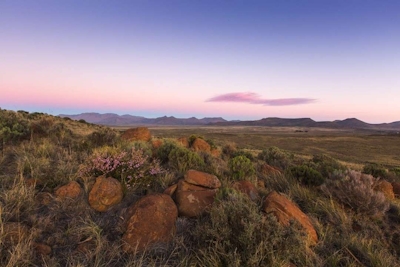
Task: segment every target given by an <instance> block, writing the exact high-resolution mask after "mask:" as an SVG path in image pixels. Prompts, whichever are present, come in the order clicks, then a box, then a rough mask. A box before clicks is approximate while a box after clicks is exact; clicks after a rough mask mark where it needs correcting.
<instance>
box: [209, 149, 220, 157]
mask: <svg viewBox="0 0 400 267" xmlns="http://www.w3.org/2000/svg"><path fill="white" fill-rule="evenodd" d="M211 155H212V156H213V157H215V158H219V157H220V156H221V150H219V149H217V148H214V149H211Z"/></svg>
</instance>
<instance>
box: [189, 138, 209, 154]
mask: <svg viewBox="0 0 400 267" xmlns="http://www.w3.org/2000/svg"><path fill="white" fill-rule="evenodd" d="M191 148H192V149H193V150H194V151H204V152H210V151H211V146H210V144H209V143H207V142H206V141H204V140H203V139H201V138H196V139H195V140H194V141H193V143H192V146H191Z"/></svg>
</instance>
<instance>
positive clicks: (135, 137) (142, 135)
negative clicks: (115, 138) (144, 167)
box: [121, 127, 151, 142]
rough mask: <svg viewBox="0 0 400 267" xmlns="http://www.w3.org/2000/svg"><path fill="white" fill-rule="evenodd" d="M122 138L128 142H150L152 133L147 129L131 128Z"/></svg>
mask: <svg viewBox="0 0 400 267" xmlns="http://www.w3.org/2000/svg"><path fill="white" fill-rule="evenodd" d="M121 138H122V139H124V140H128V141H145V142H147V141H150V139H151V133H150V131H149V129H148V128H146V127H138V128H131V129H128V130H126V131H125V132H124V133H123V134H122V135H121Z"/></svg>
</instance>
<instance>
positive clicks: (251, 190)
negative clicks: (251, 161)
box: [232, 181, 260, 201]
mask: <svg viewBox="0 0 400 267" xmlns="http://www.w3.org/2000/svg"><path fill="white" fill-rule="evenodd" d="M232 187H233V188H234V189H236V190H237V191H239V192H242V193H244V194H246V195H247V196H248V197H249V198H250V199H251V200H253V201H257V200H258V199H259V197H260V196H259V195H258V190H257V188H256V187H255V186H254V184H253V183H252V182H250V181H237V182H235V183H233V185H232Z"/></svg>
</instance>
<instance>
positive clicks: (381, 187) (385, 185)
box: [374, 180, 394, 200]
mask: <svg viewBox="0 0 400 267" xmlns="http://www.w3.org/2000/svg"><path fill="white" fill-rule="evenodd" d="M374 190H375V191H378V192H382V193H383V194H384V195H385V197H386V198H387V199H389V200H392V199H394V192H393V186H392V184H391V183H389V182H388V181H385V180H379V181H378V182H377V183H376V185H375V187H374Z"/></svg>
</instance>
